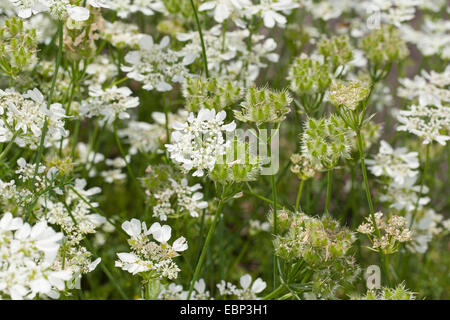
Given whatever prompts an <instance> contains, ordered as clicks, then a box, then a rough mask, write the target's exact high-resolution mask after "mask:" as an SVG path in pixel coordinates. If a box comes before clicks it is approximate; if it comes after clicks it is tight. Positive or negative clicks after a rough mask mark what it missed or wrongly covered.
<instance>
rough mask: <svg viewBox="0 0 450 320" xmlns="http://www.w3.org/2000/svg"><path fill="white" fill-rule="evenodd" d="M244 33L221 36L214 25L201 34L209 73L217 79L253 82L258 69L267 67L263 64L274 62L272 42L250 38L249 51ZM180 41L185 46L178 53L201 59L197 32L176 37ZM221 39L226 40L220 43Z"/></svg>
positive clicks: (261, 38)
mask: <svg viewBox="0 0 450 320" xmlns="http://www.w3.org/2000/svg"><path fill="white" fill-rule="evenodd" d="M249 36H250V32H249V30H247V29H243V30H240V29H237V30H233V31H226V32H225V35H223V31H222V26H221V25H215V26H214V27H212V28H211V29H209V30H204V31H203V40H204V42H205V47H206V57H207V59H208V69H209V71H210V72H211V73H212V74H213V75H216V76H219V77H229V76H230V75H232V76H234V77H236V78H239V79H241V80H243V79H246V80H247V81H250V82H251V81H254V80H255V79H256V78H257V76H258V74H259V71H260V69H261V68H265V67H267V64H266V63H265V62H264V61H265V60H266V61H269V62H277V61H278V59H279V56H278V54H277V53H275V52H274V51H275V49H276V48H277V44H276V42H275V40H274V39H272V38H266V37H265V36H263V35H259V34H254V35H252V38H251V41H252V47H251V50H248V41H249V40H248V38H249ZM177 39H178V40H179V41H183V42H188V44H187V45H185V47H184V48H183V49H182V50H181V52H183V53H184V54H185V55H189V54H190V55H194V56H195V58H197V57H201V54H202V49H201V43H200V37H199V35H198V32H195V31H192V32H189V33H178V34H177ZM222 39H226V42H223V40H222Z"/></svg>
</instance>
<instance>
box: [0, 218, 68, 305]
mask: <svg viewBox="0 0 450 320" xmlns="http://www.w3.org/2000/svg"><path fill="white" fill-rule="evenodd" d="M62 237H63V234H62V233H61V232H55V231H54V230H53V229H52V228H51V227H49V226H48V225H47V222H45V221H41V222H38V223H37V224H35V225H33V226H30V225H29V224H28V223H26V222H23V220H22V219H21V218H13V216H12V214H11V213H9V212H7V213H5V214H4V215H3V217H2V218H1V219H0V257H1V259H0V298H2V299H5V298H6V299H14V300H17V299H33V298H35V297H40V298H47V297H48V298H53V299H56V298H58V297H59V295H60V292H61V291H64V290H65V281H67V280H70V279H71V277H72V274H71V272H70V271H68V270H61V271H56V270H53V268H52V264H53V262H54V261H55V258H56V254H57V252H58V248H59V246H60V244H59V242H60V240H61V239H62Z"/></svg>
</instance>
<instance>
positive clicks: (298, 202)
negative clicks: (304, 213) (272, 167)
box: [295, 180, 305, 212]
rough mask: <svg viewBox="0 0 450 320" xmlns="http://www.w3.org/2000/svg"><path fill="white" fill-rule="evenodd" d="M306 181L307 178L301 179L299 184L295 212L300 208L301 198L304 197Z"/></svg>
mask: <svg viewBox="0 0 450 320" xmlns="http://www.w3.org/2000/svg"><path fill="white" fill-rule="evenodd" d="M304 183H305V180H301V181H300V185H299V186H298V192H297V200H296V201H295V212H297V211H298V209H299V208H300V199H301V197H302V191H303V185H304Z"/></svg>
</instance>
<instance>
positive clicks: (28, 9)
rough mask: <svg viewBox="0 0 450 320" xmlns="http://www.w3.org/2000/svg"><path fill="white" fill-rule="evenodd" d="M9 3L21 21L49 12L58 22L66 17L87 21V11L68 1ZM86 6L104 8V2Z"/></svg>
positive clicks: (28, 0)
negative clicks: (15, 9)
mask: <svg viewBox="0 0 450 320" xmlns="http://www.w3.org/2000/svg"><path fill="white" fill-rule="evenodd" d="M10 2H11V3H12V4H13V5H14V6H15V7H16V8H17V15H18V16H19V17H21V18H23V19H26V18H29V17H31V15H33V14H38V13H40V12H50V14H51V15H52V16H53V17H54V18H56V19H59V20H65V19H66V18H67V17H70V18H71V19H72V20H75V21H85V20H87V19H89V10H88V9H87V8H84V7H79V6H74V5H72V4H71V3H70V0H10ZM88 4H91V5H93V6H94V7H103V8H105V7H106V6H105V5H106V2H104V1H98V0H93V1H88Z"/></svg>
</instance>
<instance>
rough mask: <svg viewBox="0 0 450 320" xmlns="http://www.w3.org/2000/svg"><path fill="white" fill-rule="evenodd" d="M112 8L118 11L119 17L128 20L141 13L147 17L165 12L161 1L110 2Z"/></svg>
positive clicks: (118, 0)
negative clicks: (129, 17) (132, 15)
mask: <svg viewBox="0 0 450 320" xmlns="http://www.w3.org/2000/svg"><path fill="white" fill-rule="evenodd" d="M108 2H110V8H111V9H113V10H115V11H117V16H119V17H120V18H127V17H128V16H129V15H130V14H132V13H136V12H141V13H142V14H144V15H146V16H151V15H154V14H155V12H165V9H166V8H165V7H164V4H163V3H162V1H161V0H109V1H108Z"/></svg>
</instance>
